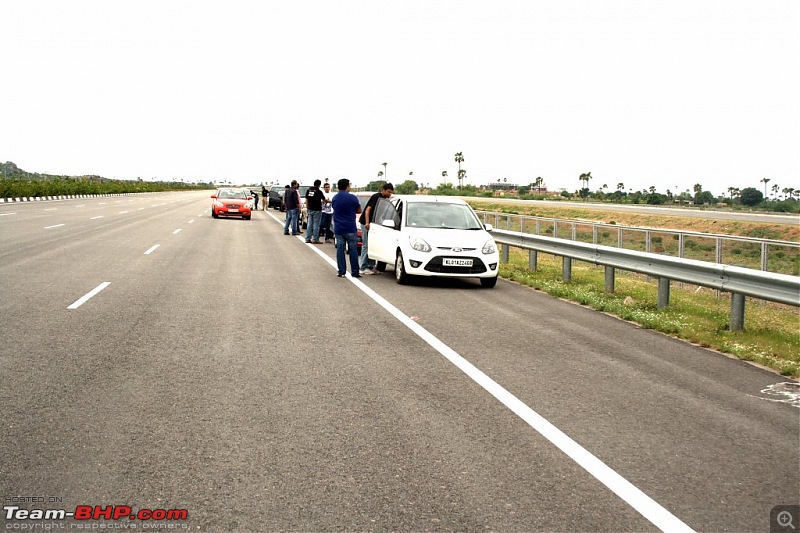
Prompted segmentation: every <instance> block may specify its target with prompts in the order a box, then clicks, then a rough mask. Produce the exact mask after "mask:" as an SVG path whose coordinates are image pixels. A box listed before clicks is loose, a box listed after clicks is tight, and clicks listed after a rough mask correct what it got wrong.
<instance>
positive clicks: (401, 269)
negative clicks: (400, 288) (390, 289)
mask: <svg viewBox="0 0 800 533" xmlns="http://www.w3.org/2000/svg"><path fill="white" fill-rule="evenodd" d="M409 278H410V276H409V275H408V274H406V267H405V265H404V263H403V252H400V251H398V252H397V257H396V258H395V260H394V279H396V280H397V283H399V284H400V285H405V284H407V283H408V281H409Z"/></svg>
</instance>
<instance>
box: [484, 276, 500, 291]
mask: <svg viewBox="0 0 800 533" xmlns="http://www.w3.org/2000/svg"><path fill="white" fill-rule="evenodd" d="M495 285H497V276H495V277H493V278H481V286H482V287H486V288H487V289H491V288H492V287H494V286H495Z"/></svg>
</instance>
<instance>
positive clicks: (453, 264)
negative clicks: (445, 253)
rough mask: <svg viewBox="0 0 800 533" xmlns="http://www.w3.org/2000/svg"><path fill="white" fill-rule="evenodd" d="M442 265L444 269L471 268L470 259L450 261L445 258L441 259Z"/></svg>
mask: <svg viewBox="0 0 800 533" xmlns="http://www.w3.org/2000/svg"><path fill="white" fill-rule="evenodd" d="M442 265H444V266H446V267H471V266H472V259H450V258H449V257H445V258H444V259H442Z"/></svg>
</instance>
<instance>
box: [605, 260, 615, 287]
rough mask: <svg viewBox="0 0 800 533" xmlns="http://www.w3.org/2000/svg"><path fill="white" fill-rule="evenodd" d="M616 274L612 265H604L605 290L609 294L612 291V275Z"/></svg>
mask: <svg viewBox="0 0 800 533" xmlns="http://www.w3.org/2000/svg"><path fill="white" fill-rule="evenodd" d="M615 276H616V270H615V269H614V267H610V266H607V267H606V292H607V293H609V294H611V293H613V292H614V277H615Z"/></svg>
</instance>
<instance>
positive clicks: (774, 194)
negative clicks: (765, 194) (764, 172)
mask: <svg viewBox="0 0 800 533" xmlns="http://www.w3.org/2000/svg"><path fill="white" fill-rule="evenodd" d="M780 189H781V188H780V187H779V186H778V184H777V183H773V184H772V188H771V190H772V199H773V200H777V199H778V191H779V190H780Z"/></svg>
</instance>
